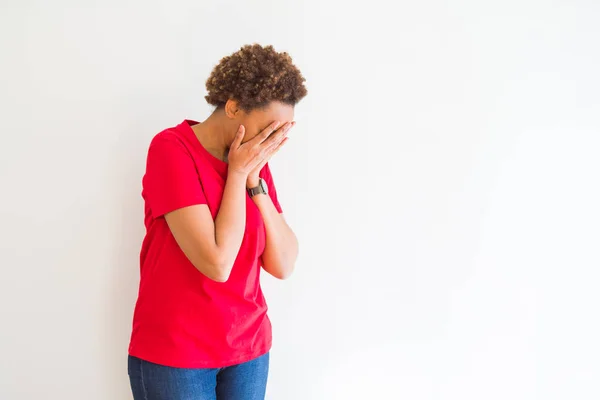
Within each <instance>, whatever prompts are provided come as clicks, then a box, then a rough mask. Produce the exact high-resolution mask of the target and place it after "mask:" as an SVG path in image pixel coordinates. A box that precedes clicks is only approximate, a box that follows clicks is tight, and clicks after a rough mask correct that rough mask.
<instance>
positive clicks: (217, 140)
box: [192, 109, 235, 161]
mask: <svg viewBox="0 0 600 400" xmlns="http://www.w3.org/2000/svg"><path fill="white" fill-rule="evenodd" d="M192 130H193V131H194V133H195V134H196V137H197V138H198V140H199V141H200V143H201V144H202V146H204V148H205V149H206V150H207V151H208V152H209V153H210V154H212V155H213V156H215V157H217V158H218V159H220V160H223V161H227V153H228V152H229V147H230V145H231V142H232V141H233V138H234V136H235V129H233V128H232V124H231V121H230V120H229V118H227V117H226V116H225V113H224V111H223V110H221V109H217V110H215V111H214V112H213V113H212V114H211V115H210V116H209V117H208V118H207V119H206V120H204V122H201V123H199V124H197V125H194V126H193V127H192Z"/></svg>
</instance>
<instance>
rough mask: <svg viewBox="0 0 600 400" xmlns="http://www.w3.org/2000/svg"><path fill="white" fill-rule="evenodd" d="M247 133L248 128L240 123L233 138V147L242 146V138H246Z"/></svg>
mask: <svg viewBox="0 0 600 400" xmlns="http://www.w3.org/2000/svg"><path fill="white" fill-rule="evenodd" d="M245 133H246V128H245V127H244V125H240V126H239V127H238V130H237V132H236V134H235V137H234V138H233V143H232V144H231V147H233V148H234V149H237V148H238V147H240V146H241V145H242V140H243V139H244V134H245Z"/></svg>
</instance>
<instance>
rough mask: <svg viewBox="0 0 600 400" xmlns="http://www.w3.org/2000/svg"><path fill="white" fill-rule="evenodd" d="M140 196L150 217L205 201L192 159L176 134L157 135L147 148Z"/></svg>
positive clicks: (204, 202) (156, 216)
mask: <svg viewBox="0 0 600 400" xmlns="http://www.w3.org/2000/svg"><path fill="white" fill-rule="evenodd" d="M142 183H143V190H142V193H143V197H144V200H145V201H146V202H147V205H148V206H149V208H150V212H151V214H152V217H154V218H158V217H160V216H162V215H165V214H167V213H169V212H171V211H175V210H177V209H180V208H183V207H188V206H191V205H195V204H206V198H205V196H204V192H203V190H202V185H201V184H200V179H199V177H198V172H197V170H196V165H195V163H194V160H193V158H192V156H191V154H190V153H189V151H188V150H187V148H186V147H185V145H184V144H183V142H181V141H180V140H179V139H178V138H177V137H175V136H169V135H165V134H159V135H157V136H156V137H155V138H154V139H153V140H152V143H151V144H150V148H149V149H148V158H147V161H146V174H145V175H144V178H143V182H142Z"/></svg>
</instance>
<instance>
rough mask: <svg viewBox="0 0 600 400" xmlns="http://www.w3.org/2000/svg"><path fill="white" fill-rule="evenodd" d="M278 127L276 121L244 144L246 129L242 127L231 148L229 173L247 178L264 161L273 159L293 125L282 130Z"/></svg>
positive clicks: (288, 125) (285, 125)
mask: <svg viewBox="0 0 600 400" xmlns="http://www.w3.org/2000/svg"><path fill="white" fill-rule="evenodd" d="M278 127H279V121H275V122H273V123H271V124H270V125H269V126H268V127H266V128H265V129H263V130H262V131H261V132H260V133H259V134H258V135H256V136H255V137H253V138H252V139H251V140H249V141H247V142H246V143H242V140H243V139H244V133H245V131H246V128H245V127H244V125H240V126H239V128H238V131H237V133H236V135H235V139H234V140H233V143H232V144H231V147H230V148H229V155H228V158H229V171H230V172H237V173H241V174H244V175H245V176H247V175H248V174H250V172H252V171H253V170H254V169H255V168H256V167H257V166H258V165H260V164H261V163H262V162H263V161H264V160H268V159H269V158H271V156H272V155H273V154H275V153H276V152H277V150H279V148H280V147H281V146H282V145H283V144H284V143H285V139H286V137H287V134H288V131H289V128H290V127H291V124H290V123H286V124H284V125H283V126H282V127H281V128H280V129H277V128H278Z"/></svg>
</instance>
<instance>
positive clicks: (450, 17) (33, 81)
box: [0, 0, 600, 400]
mask: <svg viewBox="0 0 600 400" xmlns="http://www.w3.org/2000/svg"><path fill="white" fill-rule="evenodd" d="M1 4H2V8H1V12H0V43H1V53H0V57H1V58H2V62H1V67H0V68H1V73H0V84H1V88H0V89H1V90H0V92H1V94H0V96H1V97H0V113H1V119H0V267H1V271H2V272H1V277H0V278H1V279H0V321H1V329H0V398H2V399H6V400H25V399H52V400H53V399H57V400H76V399H77V400H79V399H86V400H120V399H130V398H131V395H130V392H129V387H128V379H127V374H126V350H127V344H128V340H129V333H130V324H131V316H132V310H133V305H134V302H135V298H136V291H137V284H138V277H139V275H138V254H139V247H140V243H141V240H142V238H143V234H144V228H143V221H142V218H143V210H142V206H143V204H142V201H141V197H140V188H141V187H140V179H141V176H142V174H143V170H144V161H145V156H146V150H147V146H148V144H149V141H150V139H151V137H152V136H153V135H154V134H156V133H157V132H158V131H160V130H162V129H164V128H166V127H169V126H173V125H175V124H177V123H179V122H181V121H182V120H183V119H184V118H194V119H204V118H205V117H207V116H208V115H209V113H210V111H211V109H210V108H209V107H208V106H207V105H206V104H205V101H204V99H203V96H204V94H205V92H204V90H205V89H204V81H205V79H206V78H207V77H208V74H209V73H210V71H211V69H212V67H213V66H214V65H215V64H216V63H217V62H218V61H219V59H220V58H221V57H223V56H225V55H227V54H230V53H231V52H233V51H236V50H237V49H239V47H240V46H241V45H243V44H246V43H253V42H259V43H261V44H273V45H275V47H276V49H278V50H282V51H283V50H286V51H289V52H290V53H291V55H292V57H293V58H294V61H295V62H296V63H297V65H298V66H299V67H300V68H301V70H302V71H303V73H304V75H305V76H306V78H307V87H308V89H309V95H308V97H307V98H306V99H305V100H304V101H302V102H301V103H300V104H299V105H298V107H297V111H296V120H297V121H298V125H297V127H296V128H295V129H294V132H293V135H292V137H291V140H290V141H289V144H288V145H287V146H286V148H285V149H284V150H283V151H282V152H281V153H280V154H279V155H278V156H277V158H276V159H275V160H274V161H273V163H272V169H273V173H274V177H275V181H276V183H277V186H278V190H279V193H280V197H281V202H282V205H283V207H284V209H285V214H286V216H287V219H288V220H289V222H290V224H291V225H292V226H293V227H294V228H295V230H296V232H297V234H298V236H299V239H300V246H301V255H300V258H299V260H298V263H297V270H296V273H295V275H294V276H293V277H292V278H291V279H290V280H288V281H284V282H280V281H276V280H275V279H272V278H270V277H268V276H266V275H263V277H264V279H263V286H264V289H265V292H266V295H267V300H268V303H269V305H270V316H271V319H272V321H273V325H274V335H275V342H274V347H273V350H272V363H271V375H270V380H269V387H268V399H275V400H312V399H316V400H320V399H323V400H334V399H343V400H353V399H361V400H362V399H410V400H421V399H428V400H429V399H444V400H446V399H456V400H481V399H486V400H493V399H498V400H506V399H511V400H520V399H527V400H530V399H543V400H552V399H569V400H570V399H577V400H586V399H598V398H600V386H599V385H598V379H599V376H600V361H599V360H600V345H599V340H598V338H600V322H599V314H598V308H599V306H600V292H599V291H598V286H599V283H600V269H599V267H600V251H599V248H600V245H599V243H600V212H599V205H600V187H599V182H600V179H599V175H600V156H599V154H600V95H599V93H600V72H599V71H600V23H599V21H600V3H599V2H597V1H595V0H588V1H586V0H570V1H567V0H562V1H560V0H556V1H542V0H539V1H535V0H504V1H477V0H471V1H466V0H465V1H459V0H454V1H442V0H437V1H434V0H428V1H419V2H416V1H411V2H408V1H404V2H392V1H367V2H352V1H324V0H321V1H307V0H305V1H294V2H292V1H266V0H262V1H252V2H249V1H246V2H242V1H239V2H234V1H206V0H205V1H192V0H187V1H162V2H157V1H153V2H150V1H142V0H135V1H122V0H121V1H116V0H111V1H107V0H105V1H102V2H100V1H99V2H92V1H74V0H73V1H69V0H60V1H53V2H42V1H37V2H35V1H22V0H20V1H16V0H14V1H6V0H5V1H2V3H1Z"/></svg>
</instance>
